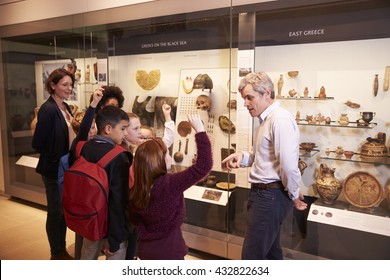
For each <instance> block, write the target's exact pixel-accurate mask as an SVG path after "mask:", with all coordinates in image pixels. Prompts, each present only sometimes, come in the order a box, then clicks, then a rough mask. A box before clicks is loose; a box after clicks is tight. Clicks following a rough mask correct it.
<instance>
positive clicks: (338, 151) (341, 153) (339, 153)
mask: <svg viewBox="0 0 390 280" xmlns="http://www.w3.org/2000/svg"><path fill="white" fill-rule="evenodd" d="M335 153H336V155H338V156H341V155H343V154H344V149H343V147H342V146H337V149H336V150H335Z"/></svg>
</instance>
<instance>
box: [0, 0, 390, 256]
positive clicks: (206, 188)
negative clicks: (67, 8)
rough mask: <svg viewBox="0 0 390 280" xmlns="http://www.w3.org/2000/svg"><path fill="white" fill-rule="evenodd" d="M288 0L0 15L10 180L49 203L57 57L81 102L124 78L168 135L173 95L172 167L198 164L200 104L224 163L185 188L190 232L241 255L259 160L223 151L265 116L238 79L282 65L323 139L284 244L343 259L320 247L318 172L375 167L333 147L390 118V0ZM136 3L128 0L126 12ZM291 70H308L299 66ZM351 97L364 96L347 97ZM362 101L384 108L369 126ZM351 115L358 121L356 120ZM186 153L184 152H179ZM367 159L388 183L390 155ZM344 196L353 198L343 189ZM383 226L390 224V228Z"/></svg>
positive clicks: (290, 101) (127, 89)
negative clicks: (47, 88)
mask: <svg viewBox="0 0 390 280" xmlns="http://www.w3.org/2000/svg"><path fill="white" fill-rule="evenodd" d="M290 2H291V1H265V2H261V3H257V4H251V5H243V6H236V5H232V3H231V1H226V8H218V9H212V10H203V9H202V10H199V11H194V12H188V13H183V14H176V15H167V16H159V17H154V18H146V19H137V20H128V21H121V22H117V21H116V20H115V19H114V18H109V17H107V19H106V21H107V22H103V23H99V24H84V22H88V21H87V20H85V21H84V20H83V19H86V18H90V17H91V14H89V15H76V16H69V17H64V18H63V19H62V20H61V21H60V22H61V23H58V21H57V20H56V19H49V20H44V21H42V22H40V23H39V24H38V26H40V28H39V32H34V33H32V32H26V31H24V29H23V27H24V25H23V24H20V26H18V27H19V28H16V29H12V28H7V27H3V28H1V29H0V30H1V31H0V32H1V34H6V36H4V35H3V36H1V53H2V56H1V58H0V59H1V65H2V69H1V70H0V74H2V76H3V80H4V88H1V89H0V90H1V91H2V92H1V93H2V94H1V97H0V98H1V99H0V100H1V112H0V114H1V127H2V152H3V158H4V175H5V185H6V189H5V192H6V193H7V194H9V195H11V196H15V197H19V198H22V199H25V200H29V201H32V202H36V203H39V204H43V205H44V204H45V203H46V202H45V193H44V187H43V183H42V180H41V178H40V176H39V175H38V174H37V173H36V172H35V170H34V169H35V166H36V164H37V160H38V155H37V153H36V152H35V151H34V150H33V149H32V147H31V140H32V135H33V132H34V119H35V116H36V110H37V109H39V106H40V105H41V104H42V103H43V102H44V100H45V99H46V98H47V94H45V92H44V86H43V84H44V81H45V78H47V75H48V73H50V71H52V70H53V69H55V68H58V67H60V68H67V67H71V66H72V67H76V69H77V70H76V72H75V73H76V77H77V83H76V86H75V90H74V93H73V95H72V98H71V99H70V100H68V103H69V104H71V105H73V106H74V108H76V110H78V111H82V110H84V109H85V108H86V106H88V104H89V98H90V95H91V93H92V92H93V90H94V89H95V87H97V86H98V85H115V86H119V87H120V88H121V89H122V90H123V92H124V96H125V102H124V106H123V109H124V110H125V111H128V112H134V113H136V114H138V115H139V116H140V119H141V123H142V124H143V125H147V126H151V127H153V128H154V130H155V132H156V135H157V136H161V135H162V133H163V119H162V112H161V104H163V103H164V102H166V103H168V104H170V105H171V106H172V108H173V110H172V119H173V120H174V121H175V125H176V135H175V140H174V144H173V145H172V146H171V147H170V153H171V155H172V157H173V158H174V160H175V161H174V166H173V168H174V171H180V170H182V169H184V168H186V167H187V166H189V165H191V164H192V161H193V159H194V158H195V157H196V149H195V144H194V135H193V133H191V131H186V129H185V120H186V115H187V114H188V113H199V114H200V115H201V117H202V120H203V122H204V124H205V127H206V132H207V134H208V136H209V138H210V140H211V142H212V146H213V159H214V164H213V169H212V171H211V173H210V174H209V176H208V177H207V178H205V180H202V181H201V182H199V183H198V184H197V185H195V186H193V187H191V188H190V189H188V190H187V191H186V192H185V200H186V219H185V224H184V225H183V227H182V229H183V234H184V238H185V239H186V242H187V244H188V245H189V247H191V248H194V249H197V250H201V251H205V252H208V253H211V254H214V255H218V256H221V257H225V258H230V259H240V258H241V246H242V242H243V238H244V236H245V228H246V207H247V197H248V194H249V189H250V184H249V183H248V172H249V170H248V169H239V170H234V171H232V172H228V171H227V170H225V169H224V168H223V166H222V165H221V160H222V159H223V158H225V157H226V156H227V155H229V154H231V153H233V152H235V151H240V150H249V149H251V145H252V131H254V130H255V129H256V124H255V122H253V121H252V119H251V118H250V115H249V114H248V112H247V110H246V108H245V107H244V106H243V100H242V99H241V97H240V94H239V93H238V92H237V85H238V82H239V80H240V78H241V77H242V76H244V75H245V74H246V73H248V72H252V71H258V70H264V71H265V72H267V73H268V74H269V75H270V77H271V78H272V79H273V81H274V84H275V85H277V83H278V79H279V78H280V76H281V75H283V76H284V85H283V88H282V89H281V96H279V97H278V98H277V101H278V102H280V103H281V105H282V106H283V107H285V108H287V109H288V110H289V111H290V112H291V113H292V114H293V115H295V114H296V112H297V111H299V112H300V115H301V117H299V118H298V119H297V120H298V124H299V127H300V131H301V141H302V142H314V143H315V144H316V148H315V149H312V150H310V152H309V153H308V152H307V151H305V150H301V156H302V158H303V159H304V160H305V161H306V163H307V168H306V170H305V172H304V174H303V176H302V182H301V192H302V193H303V194H304V196H305V201H306V202H307V203H308V204H309V205H310V206H311V207H310V209H308V210H307V211H296V210H293V211H292V212H291V214H290V215H289V216H288V218H287V219H286V221H285V223H284V224H283V227H282V234H281V240H282V245H283V248H284V252H285V256H286V257H287V258H292V259H308V258H311V259H317V258H321V257H332V258H338V257H340V258H341V257H342V256H341V255H338V254H324V255H323V256H321V254H322V251H321V250H319V248H320V247H321V246H324V245H323V243H322V242H325V241H321V240H319V239H318V238H317V239H315V242H313V238H314V237H313V235H315V234H317V232H316V231H317V230H318V228H319V227H318V226H316V225H317V223H319V224H321V226H322V225H323V221H322V220H319V219H316V218H313V217H312V215H313V214H310V213H312V212H310V211H313V210H315V209H314V208H315V207H317V206H318V205H320V206H321V207H322V206H323V205H321V204H320V202H319V200H317V198H318V193H317V192H316V189H315V184H314V182H315V178H316V173H317V168H318V165H319V164H320V163H321V162H322V161H323V160H325V161H331V162H332V164H333V163H335V164H336V167H337V172H336V176H337V177H339V178H340V177H347V175H348V174H349V173H351V172H354V171H356V170H359V169H360V168H366V167H361V166H360V163H363V164H365V163H366V162H362V161H360V160H355V159H356V157H355V158H352V159H349V160H348V161H350V162H352V164H350V165H349V166H348V165H346V164H348V162H343V161H337V159H338V158H332V157H329V156H325V155H324V153H325V151H326V150H327V149H329V150H332V151H333V150H335V147H337V146H339V145H343V146H344V148H347V149H349V150H355V151H357V150H358V149H359V147H360V144H361V143H360V141H361V139H365V138H366V137H367V136H369V135H372V134H374V133H376V132H378V131H386V129H387V128H388V120H389V119H390V115H389V114H390V112H389V111H388V109H387V105H386V104H388V99H389V98H390V95H389V92H386V91H385V90H384V89H383V82H384V77H383V75H382V74H383V73H384V71H385V67H386V65H385V61H390V57H389V52H388V46H389V45H390V31H389V29H388V26H389V25H390V18H389V16H388V15H389V14H390V4H389V3H384V2H385V1H361V2H362V3H361V5H353V4H351V3H350V1H296V3H290ZM293 2H295V1H293ZM303 2H304V3H303ZM308 2H310V3H308ZM318 2H321V3H318ZM126 11H127V10H126V8H124V10H123V13H126ZM96 13H97V14H101V13H102V12H96ZM103 13H104V12H103ZM83 16H85V18H84V17H83ZM363 19H364V20H363ZM54 23H56V24H54ZM42 26H45V27H44V28H43V27H42ZM363 27H364V28H363ZM292 71H293V72H297V73H295V75H292V76H291V75H289V73H290V72H292ZM378 73H379V84H380V85H382V86H381V87H380V88H379V90H378V92H377V95H376V96H374V94H373V88H372V87H373V82H374V77H375V74H378ZM321 87H324V88H326V93H327V96H326V97H324V98H319V94H320V89H321ZM305 88H307V90H308V92H306V93H304V91H305ZM292 89H294V90H295V91H296V96H294V97H290V96H288V92H289V91H290V90H292ZM276 90H277V89H275V91H276ZM347 100H352V101H353V102H357V103H359V104H361V107H359V108H351V107H348V106H347V105H345V103H346V101H347ZM361 111H373V112H376V114H375V117H374V120H373V122H371V123H370V125H367V126H359V125H358V123H357V122H356V121H357V120H358V119H359V118H360V112H361ZM342 113H348V115H349V116H350V120H351V124H349V125H347V126H342V125H339V124H338V122H337V119H338V118H339V116H340V115H341V114H342ZM318 114H321V115H322V116H330V118H331V119H332V120H331V122H330V123H329V124H324V123H315V124H313V123H308V122H307V121H306V120H307V119H306V118H304V116H305V115H306V116H310V115H312V116H316V115H318ZM224 123H230V124H231V125H229V127H230V128H229V129H226V126H224ZM232 127H234V130H233V129H232ZM347 127H348V128H353V129H344V128H347ZM360 128H362V129H360ZM177 154H180V155H181V156H180V157H175V155H177ZM333 159H336V161H333ZM368 171H369V172H371V173H373V174H375V175H376V176H377V177H378V178H379V181H380V182H381V184H382V185H383V186H385V185H386V184H387V183H388V182H387V181H388V179H389V178H388V176H387V175H386V174H387V173H388V163H387V160H386V163H384V164H373V165H370V167H369V168H368ZM337 203H339V204H342V205H345V203H346V202H345V199H344V198H343V197H342V196H341V197H340V198H339V200H338V202H337ZM388 203H390V202H387V201H386V200H384V201H382V202H381V204H380V205H378V206H376V207H377V209H379V210H377V211H373V212H372V213H369V215H374V216H375V215H376V213H389V210H388V209H387V205H388ZM339 204H338V205H339ZM324 207H330V206H326V205H325V206H324ZM332 207H333V206H332ZM317 210H318V209H317ZM338 210H339V209H338ZM350 210H351V209H348V211H350ZM324 211H325V210H324ZM352 211H354V209H352ZM325 212H326V211H325ZM354 212H356V211H354ZM310 215H311V216H310ZM308 217H309V223H308ZM359 218H360V217H359ZM308 225H309V227H308ZM313 225H314V226H313ZM336 226H340V224H337V225H336ZM353 230H360V229H353ZM385 230H388V232H389V235H390V229H385ZM336 238H337V237H336ZM374 239H375V238H374ZM382 239H383V240H384V241H382V242H386V243H388V242H389V238H388V236H387V237H383V235H382V236H381V240H382ZM319 244H320V245H319ZM335 244H337V243H335ZM381 254H382V253H381ZM387 256H388V255H387ZM380 257H383V255H380Z"/></svg>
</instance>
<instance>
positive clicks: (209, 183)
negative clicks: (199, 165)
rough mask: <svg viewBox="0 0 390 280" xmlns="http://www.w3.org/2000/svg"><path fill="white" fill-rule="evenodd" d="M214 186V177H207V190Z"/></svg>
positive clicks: (215, 181)
mask: <svg viewBox="0 0 390 280" xmlns="http://www.w3.org/2000/svg"><path fill="white" fill-rule="evenodd" d="M216 185H217V179H216V177H215V176H214V175H209V176H207V179H206V186H207V187H209V188H215V186H216Z"/></svg>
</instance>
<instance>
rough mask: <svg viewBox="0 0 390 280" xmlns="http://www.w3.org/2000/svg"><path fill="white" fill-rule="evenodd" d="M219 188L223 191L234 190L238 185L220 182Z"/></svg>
mask: <svg viewBox="0 0 390 280" xmlns="http://www.w3.org/2000/svg"><path fill="white" fill-rule="evenodd" d="M217 188H219V189H222V190H233V189H235V188H236V185H235V184H233V183H228V182H219V183H217Z"/></svg>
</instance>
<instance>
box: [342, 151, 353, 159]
mask: <svg viewBox="0 0 390 280" xmlns="http://www.w3.org/2000/svg"><path fill="white" fill-rule="evenodd" d="M354 154H355V153H354V152H352V151H344V156H345V157H346V158H347V159H350V158H352V156H353V155H354Z"/></svg>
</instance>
